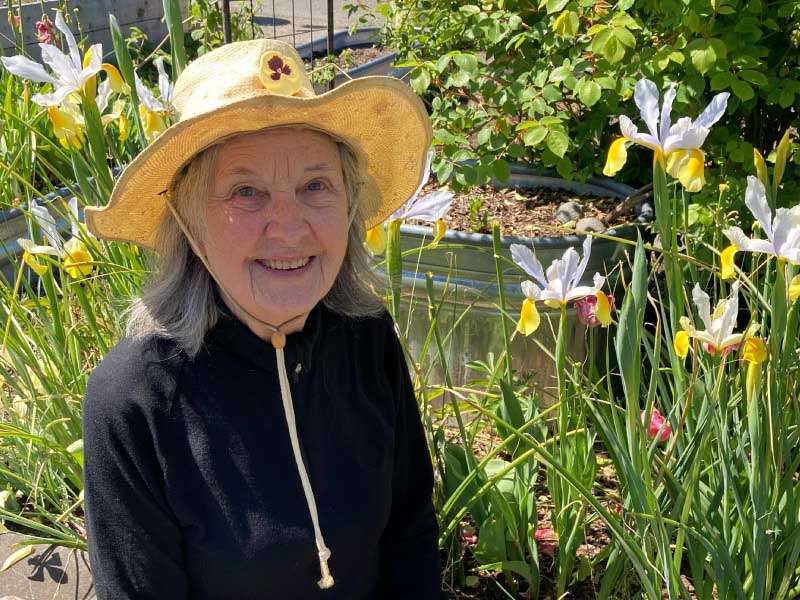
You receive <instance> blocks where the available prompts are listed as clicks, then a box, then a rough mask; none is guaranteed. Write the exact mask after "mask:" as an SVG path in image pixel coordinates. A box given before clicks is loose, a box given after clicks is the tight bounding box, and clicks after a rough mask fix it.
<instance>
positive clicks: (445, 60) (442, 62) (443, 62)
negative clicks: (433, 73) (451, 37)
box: [436, 54, 453, 73]
mask: <svg viewBox="0 0 800 600" xmlns="http://www.w3.org/2000/svg"><path fill="white" fill-rule="evenodd" d="M452 59H453V55H452V54H443V55H442V56H440V57H439V60H437V61H436V70H437V71H438V72H439V73H441V72H442V71H444V70H445V69H446V68H447V65H449V64H450V61H451V60H452Z"/></svg>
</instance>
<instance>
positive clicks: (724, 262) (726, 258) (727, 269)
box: [719, 246, 738, 279]
mask: <svg viewBox="0 0 800 600" xmlns="http://www.w3.org/2000/svg"><path fill="white" fill-rule="evenodd" d="M737 250H738V248H737V247H736V246H728V247H727V248H725V250H723V251H722V253H721V254H720V255H719V260H720V264H721V267H722V274H721V275H720V277H722V278H723V279H733V278H734V277H736V270H735V269H734V268H733V259H734V256H736V252H737Z"/></svg>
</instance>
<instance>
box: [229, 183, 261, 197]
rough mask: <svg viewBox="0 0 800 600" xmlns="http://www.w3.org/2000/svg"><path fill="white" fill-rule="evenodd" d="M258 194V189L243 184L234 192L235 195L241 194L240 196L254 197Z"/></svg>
mask: <svg viewBox="0 0 800 600" xmlns="http://www.w3.org/2000/svg"><path fill="white" fill-rule="evenodd" d="M256 194H258V190H256V188H254V187H253V186H252V185H243V186H241V187H239V188H236V190H235V191H234V192H233V195H234V196H239V197H240V198H252V197H254V196H255V195H256Z"/></svg>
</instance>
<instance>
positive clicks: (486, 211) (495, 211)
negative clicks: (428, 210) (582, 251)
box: [408, 182, 636, 237]
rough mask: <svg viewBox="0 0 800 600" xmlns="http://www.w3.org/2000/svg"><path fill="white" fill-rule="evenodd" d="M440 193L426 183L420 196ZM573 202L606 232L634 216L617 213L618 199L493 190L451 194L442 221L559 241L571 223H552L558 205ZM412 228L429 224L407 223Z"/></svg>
mask: <svg viewBox="0 0 800 600" xmlns="http://www.w3.org/2000/svg"><path fill="white" fill-rule="evenodd" d="M436 189H440V186H438V185H437V184H435V183H433V182H428V183H427V184H426V185H425V187H424V188H423V191H422V192H421V193H420V195H424V194H427V193H429V192H432V191H435V190H436ZM569 200H574V201H575V202H578V203H579V204H581V205H582V206H583V215H582V217H595V218H597V219H599V220H601V221H603V222H604V223H605V224H606V226H607V227H608V228H611V227H615V226H618V225H623V224H625V223H630V222H632V221H633V220H634V219H635V217H636V215H635V212H634V210H633V207H631V206H628V207H624V209H623V210H619V209H620V199H619V198H613V197H610V196H609V197H597V196H593V195H581V196H579V195H576V194H573V193H572V192H569V191H564V190H551V189H545V188H540V189H530V190H527V189H513V188H496V187H494V186H486V187H477V186H475V187H473V188H471V189H470V190H469V191H468V192H459V193H456V194H454V197H453V203H452V205H451V206H450V210H449V211H448V212H447V214H446V215H445V216H444V217H443V220H444V222H445V224H446V225H447V229H448V230H454V231H463V232H473V233H491V231H492V223H494V222H497V223H498V224H499V225H500V228H501V231H502V234H503V235H518V236H527V237H544V236H547V237H563V236H566V235H571V234H573V233H574V231H572V230H571V229H573V228H574V222H573V223H568V224H567V226H565V225H564V224H563V223H561V222H559V221H557V220H556V219H555V213H556V210H557V209H558V207H559V206H561V204H563V203H564V202H567V201H569ZM408 222H409V223H412V224H415V225H423V226H429V225H430V223H428V222H423V221H415V220H409V221H408Z"/></svg>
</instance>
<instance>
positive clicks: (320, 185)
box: [306, 180, 326, 192]
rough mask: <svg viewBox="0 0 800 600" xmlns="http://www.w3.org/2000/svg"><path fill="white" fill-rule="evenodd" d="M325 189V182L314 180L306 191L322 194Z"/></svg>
mask: <svg viewBox="0 0 800 600" xmlns="http://www.w3.org/2000/svg"><path fill="white" fill-rule="evenodd" d="M325 187H326V186H325V182H323V181H319V180H314V181H312V182H310V183H309V184H308V185H307V186H306V189H307V190H308V191H310V192H321V191H323V190H324V189H325Z"/></svg>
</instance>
